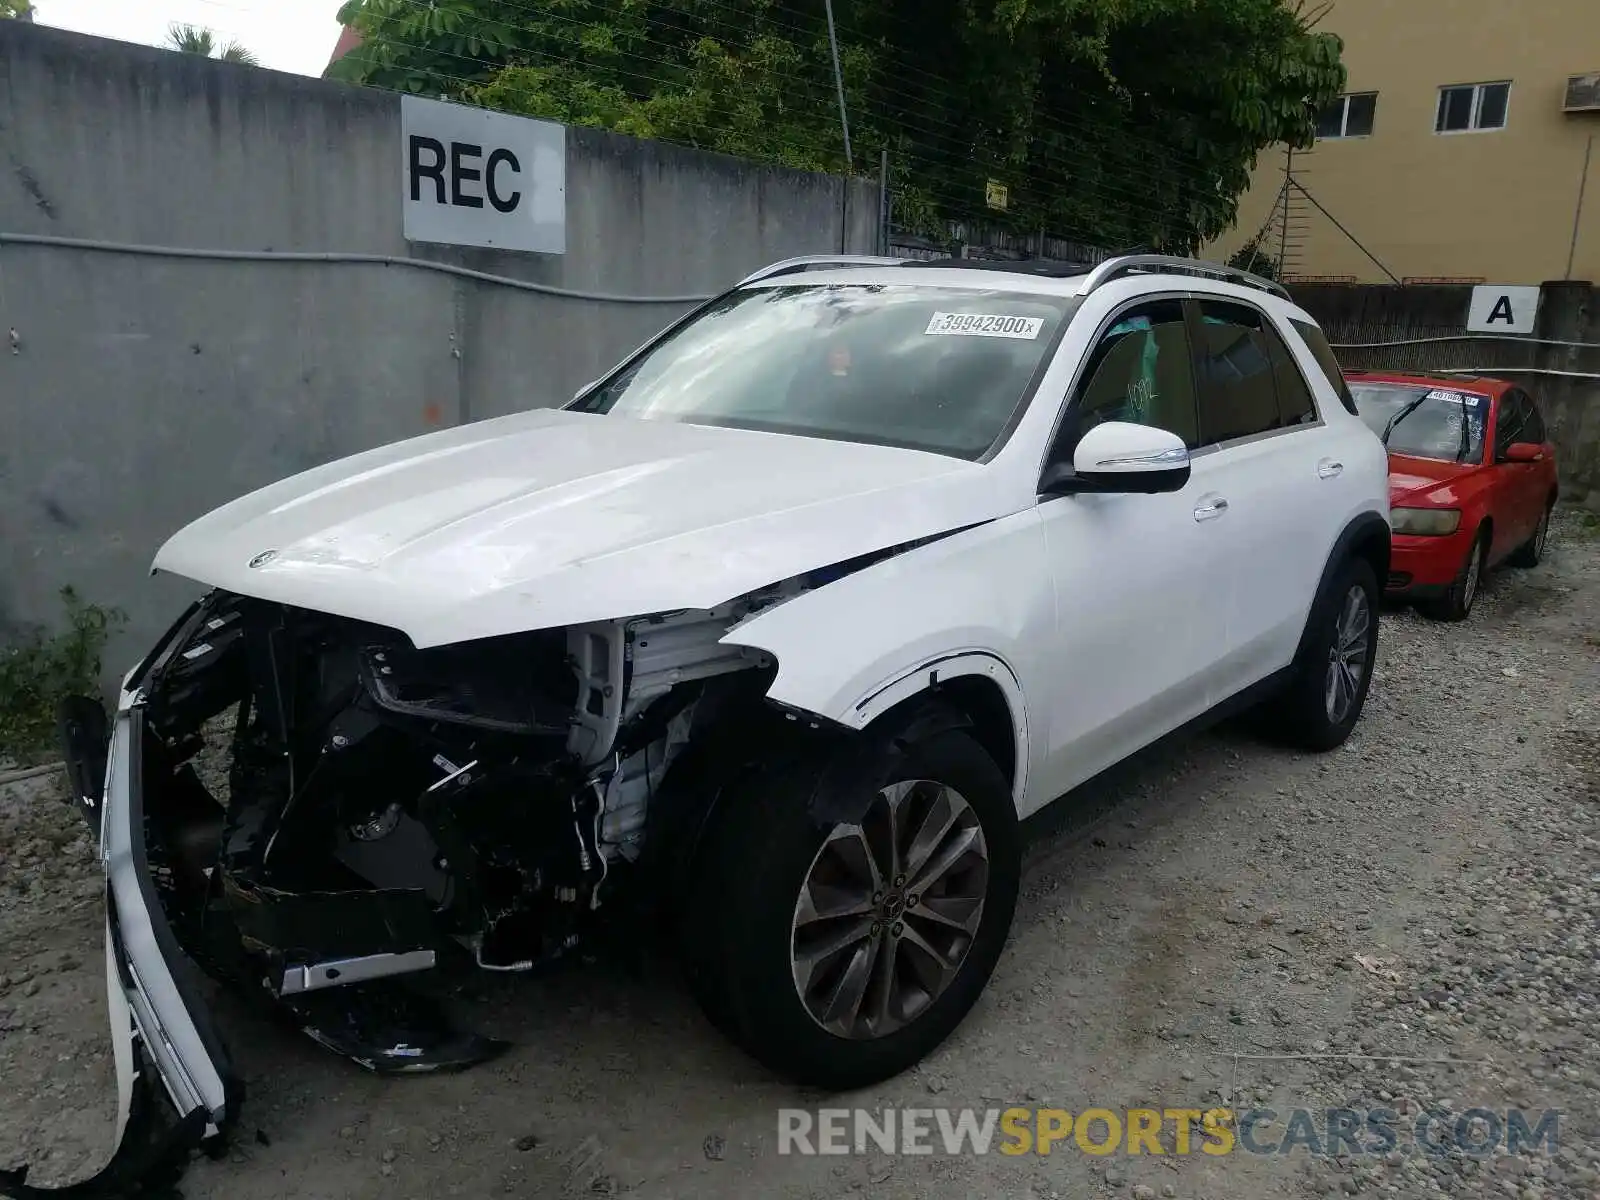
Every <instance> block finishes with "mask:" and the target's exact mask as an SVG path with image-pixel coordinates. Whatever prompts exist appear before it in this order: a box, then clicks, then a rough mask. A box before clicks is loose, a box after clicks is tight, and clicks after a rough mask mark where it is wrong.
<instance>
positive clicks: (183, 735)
mask: <svg viewBox="0 0 1600 1200" xmlns="http://www.w3.org/2000/svg"><path fill="white" fill-rule="evenodd" d="M1387 497H1388V480H1387V467H1386V462H1385V455H1384V450H1383V447H1382V445H1381V444H1380V443H1379V440H1378V438H1377V437H1375V436H1374V435H1373V433H1372V432H1371V431H1370V430H1369V429H1368V428H1367V427H1366V425H1364V424H1363V423H1362V421H1361V419H1360V418H1359V417H1358V416H1356V414H1355V410H1354V407H1353V405H1352V402H1351V400H1350V397H1349V395H1348V393H1347V392H1346V390H1345V388H1344V384H1343V382H1342V380H1341V377H1340V374H1339V371H1338V368H1337V366H1336V364H1335V363H1334V361H1333V358H1332V355H1331V354H1330V352H1329V349H1328V346H1327V343H1326V341H1325V340H1324V338H1323V337H1322V334H1321V333H1320V331H1319V330H1318V328H1317V326H1316V324H1315V323H1314V322H1313V321H1312V319H1311V318H1310V317H1309V316H1308V315H1307V314H1306V313H1305V312H1303V311H1302V310H1301V309H1299V308H1297V307H1296V306H1295V305H1294V303H1293V302H1292V301H1291V300H1290V299H1289V297H1288V295H1287V293H1286V292H1285V291H1284V290H1283V289H1281V288H1280V287H1278V286H1277V285H1276V284H1273V283H1269V282H1267V281H1264V280H1260V279H1256V278H1254V277H1251V276H1248V275H1245V274H1243V273H1241V272H1238V271H1233V270H1230V269H1227V268H1222V267H1214V266H1210V265H1207V264H1203V263H1198V262H1194V261H1191V260H1186V259H1172V258H1164V257H1159V256H1148V255H1141V256H1133V257H1122V258H1114V259H1111V260H1110V261H1107V262H1103V263H1100V264H1098V265H1095V266H1092V267H1090V266H1072V265H1066V264H1060V263H1056V264H1017V263H1010V264H985V263H979V262H972V261H966V260H952V261H946V262H932V263H905V262H896V261H892V260H882V259H859V258H850V259H841V258H830V259H803V260H792V261H788V262H783V263H779V264H776V265H774V266H772V267H769V268H767V269H766V270H763V271H760V272H758V273H757V274H755V275H753V276H751V277H750V278H749V279H746V280H744V281H743V282H742V283H740V284H739V285H738V286H737V287H734V288H733V289H731V290H730V291H728V292H726V293H725V294H723V295H721V296H718V297H717V298H716V299H714V300H712V301H710V302H709V303H707V304H705V305H703V306H702V307H700V308H698V309H697V310H695V311H693V312H691V313H689V314H688V315H686V316H685V317H683V318H682V319H681V320H679V321H678V322H676V323H675V324H673V325H672V326H671V327H670V328H668V329H666V330H665V331H664V332H663V333H661V334H660V335H659V336H658V337H656V338H655V339H654V340H652V341H651V342H649V343H647V344H646V345H645V346H644V347H642V348H641V349H639V350H638V351H637V352H636V353H634V354H633V355H631V356H630V357H629V358H628V359H627V360H626V361H624V362H623V363H622V364H621V365H620V366H618V367H617V368H616V369H615V370H613V371H612V372H611V373H610V374H609V375H607V376H605V377H604V378H602V379H600V380H598V381H596V382H595V383H593V384H591V385H589V386H588V387H586V388H585V389H584V390H583V391H582V392H580V393H579V395H578V396H577V397H576V399H574V400H573V401H572V402H571V403H570V404H568V405H567V406H566V407H565V408H562V409H559V410H550V409H535V410H531V411H528V412H524V413H520V414H518V415H515V416H509V417H504V418H501V419H498V420H491V421H483V422H480V423H477V424H471V425H466V426H463V427H461V428H457V429H452V430H448V431H445V432H441V433H436V434H431V435H429V436H426V437H422V438H418V439H416V440H414V441H407V442H402V443H398V444H395V445H389V446H384V447H382V448H380V449H376V450H372V451H370V452H367V453H364V454H359V455H357V456H355V457H353V458H350V459H347V460H344V461H342V462H336V463H332V464H330V465H327V466H323V467H319V468H316V469H315V470H312V471H309V472H307V473H305V474H303V475H300V476H297V477H295V478H292V479H288V480H285V481H283V482H281V483H277V484H274V485H272V486H270V487H267V488H266V489H264V490H262V491H259V492H256V493H254V494H252V495H248V496H245V497H243V498H242V499H239V500H236V501H234V502H232V503H230V504H228V505H226V506H224V507H223V508H221V509H218V510H217V511H215V512H213V513H211V514H209V515H207V516H204V517H202V518H200V519H199V520H198V521H196V522H195V523H194V524H192V525H190V526H189V527H187V528H185V529H183V530H182V531H180V532H179V533H177V534H176V535H175V536H174V537H173V538H172V539H171V540H170V541H169V542H168V543H167V544H166V545H165V546H163V547H162V548H161V550H160V552H159V553H158V554H157V556H156V559H155V569H157V570H159V571H165V572H172V573H175V574H177V575H180V576H184V577H186V578H188V579H190V580H193V581H196V582H198V583H200V584H202V585H204V586H205V588H207V589H209V591H208V592H207V593H206V595H205V596H204V598H203V599H201V600H199V601H198V602H197V603H196V604H195V605H194V607H193V608H192V609H191V610H190V611H189V612H188V613H187V614H186V615H184V616H183V617H182V618H181V619H180V620H179V621H178V622H177V624H176V625H174V626H173V628H172V629H171V631H170V632H169V633H168V634H167V635H166V637H165V638H164V639H163V640H162V641H161V642H160V643H159V644H158V645H157V646H156V647H155V648H154V649H153V650H152V651H151V652H150V654H149V655H148V656H147V657H146V659H145V661H144V662H142V663H141V664H140V665H139V666H137V667H135V668H134V670H132V671H131V672H130V673H129V674H128V676H127V679H126V681H125V684H124V687H123V689H122V694H121V698H120V702H119V705H118V708H117V711H116V712H115V713H114V714H112V715H110V716H109V717H108V716H106V715H105V714H104V713H103V712H102V710H101V709H100V708H99V706H98V705H97V704H96V703H94V702H92V701H88V700H83V701H77V702H73V703H71V704H69V705H68V706H67V707H66V710H65V711H64V713H63V724H64V728H65V735H66V738H67V743H68V757H69V760H70V764H71V770H72V774H73V778H74V785H75V790H76V792H77V793H78V797H79V799H80V800H81V802H82V803H83V805H84V807H85V811H86V812H87V813H88V814H89V815H90V816H91V818H92V820H93V821H94V822H95V824H96V828H97V829H98V830H99V835H100V839H101V845H102V851H103V856H104V859H105V862H106V868H107V872H108V875H109V881H110V887H109V895H110V912H109V914H108V953H107V961H108V964H109V971H108V975H109V980H108V982H109V990H110V995H111V1011H112V1020H113V1027H114V1033H115V1035H116V1038H117V1042H118V1053H117V1060H118V1063H119V1066H120V1067H121V1068H122V1071H123V1074H124V1080H125V1083H124V1087H123V1089H122V1097H123V1102H124V1122H125V1126H129V1122H128V1113H129V1111H130V1106H132V1107H133V1108H137V1107H138V1104H140V1103H143V1104H144V1105H145V1106H146V1108H149V1107H150V1106H155V1107H160V1108H163V1109H165V1110H166V1111H168V1112H169V1113H170V1112H171V1111H172V1110H173V1109H175V1110H176V1115H177V1116H178V1117H179V1118H181V1120H180V1122H179V1130H180V1135H179V1140H182V1139H183V1138H184V1137H187V1138H189V1139H191V1140H194V1141H199V1140H202V1139H205V1138H208V1137H215V1136H217V1135H218V1134H220V1133H221V1132H222V1131H224V1130H225V1129H226V1128H227V1127H228V1126H229V1125H230V1124H231V1123H232V1121H233V1120H234V1118H235V1117H236V1115H237V1109H238V1102H239V1091H238V1085H237V1081H236V1078H235V1074H234V1071H233V1068H232V1067H231V1065H230V1060H229V1057H228V1053H227V1050H226V1046H225V1038H224V1037H223V1036H222V1034H221V1033H220V1031H219V1029H218V1028H217V1025H216V1024H215V1022H214V1020H213V1018H212V1016H211V1015H210V1014H209V1012H208V1011H207V1009H206V1006H205V1004H204V1001H203V999H202V997H201V994H200V993H199V992H198V991H197V990H196V988H195V985H194V981H193V979H192V978H191V974H190V969H189V965H190V963H191V962H193V963H198V964H199V965H200V966H201V967H202V968H203V969H204V970H205V971H206V972H207V973H208V974H210V975H212V976H213V977H215V978H217V979H219V980H221V981H223V982H225V983H227V984H230V985H232V986H233V987H235V988H236V989H238V990H240V991H242V992H244V993H246V994H248V995H250V996H253V997H255V998H256V999H258V1000H259V1001H261V1002H262V1003H263V1004H265V1005H267V1006H269V1007H271V1008H272V1009H274V1010H276V1011H278V1012H279V1013H280V1014H282V1015H286V1016H287V1017H289V1018H290V1019H291V1020H293V1021H295V1022H297V1023H298V1024H299V1026H300V1028H302V1029H303V1030H304V1031H305V1032H306V1033H308V1034H310V1035H311V1036H312V1037H314V1038H316V1039H317V1040H318V1041H319V1042H321V1043H322V1044H323V1045H325V1046H327V1047H329V1048H330V1049H332V1050H334V1051H336V1052H339V1053H342V1054H344V1055H347V1056H348V1057H350V1058H351V1059H353V1060H355V1061H357V1062H359V1063H361V1064H362V1065H363V1066H366V1067H368V1068H370V1069H374V1070H379V1071H396V1072H400V1071H418V1070H428V1069H434V1068H439V1067H447V1066H463V1065H468V1064H470V1063H472V1062H475V1061H478V1060H481V1059H483V1058H486V1057H488V1056H490V1055H492V1054H494V1053H496V1052H497V1051H498V1050H500V1049H501V1048H502V1044H501V1043H498V1042H495V1041H493V1040H491V1039H487V1038H483V1037H480V1036H477V1035H475V1034H472V1033H470V1032H462V1031H458V1030H455V1029H453V1028H452V1027H451V1026H450V1025H449V1024H448V1023H447V1022H446V1021H445V1019H444V1016H443V1014H442V1011H441V1010H440V1009H439V1008H438V1007H437V1006H436V1005H435V1003H434V1001H432V1000H431V999H430V998H429V996H428V993H427V991H426V989H418V988H416V987H414V986H412V985H413V984H414V983H415V982H416V981H417V978H418V976H419V974H422V975H426V974H427V973H430V972H432V973H438V972H459V971H470V970H489V971H521V970H527V969H530V968H533V967H536V966H538V965H540V964H542V963H545V962H547V961H548V960H550V959H552V958H554V957H556V956H558V955H561V954H562V953H564V952H566V951H568V950H569V949H571V948H572V947H573V946H577V945H582V944H583V943H584V942H585V940H586V939H587V938H589V937H590V935H591V933H592V931H593V930H594V929H595V928H596V927H597V926H598V925H600V924H601V923H603V922H607V921H610V922H622V923H625V924H627V925H629V926H632V928H630V929H629V930H628V931H627V932H628V935H629V938H630V939H632V940H634V941H638V940H640V937H641V935H642V931H643V930H644V928H645V927H647V926H654V927H657V928H659V929H661V930H662V931H663V932H664V933H669V934H670V935H672V937H673V938H675V940H676V944H677V946H678V947H679V950H680V951H681V956H682V960H683V962H684V963H685V965H686V967H687V973H688V975H689V977H690V979H691V981H692V983H693V986H694V989H695V991H696V993H697V995H698V996H699V997H700V998H701V1000H702V1001H703V1003H704V1005H705V1007H706V1009H707V1011H708V1013H709V1014H710V1016H711V1018H712V1019H713V1020H714V1021H715V1022H716V1023H717V1024H718V1025H719V1026H720V1027H721V1028H722V1029H724V1030H725V1031H726V1032H727V1033H728V1034H729V1035H730V1036H731V1037H733V1038H734V1039H736V1040H737V1041H738V1042H739V1043H740V1044H741V1045H743V1046H744V1047H746V1048H747V1049H748V1050H749V1052H750V1053H751V1054H753V1055H755V1056H756V1057H757V1058H759V1059H761V1060H762V1061H763V1062H765V1063H767V1064H769V1065H770V1066H771V1067H772V1068H774V1069H776V1070H778V1071H780V1072H783V1073H785V1074H787V1075H789V1076H791V1077H793V1078H795V1079H797V1080H802V1081H806V1082H810V1083H814V1084H820V1085H823V1086H829V1087H849V1086H855V1085H862V1084H866V1083H868V1082H871V1081H873V1080H877V1079H881V1078H883V1077H886V1076H889V1075H891V1074H893V1073H895V1072H898V1071H900V1070H902V1069H904V1068H906V1067H908V1066H909V1065H911V1064H912V1063H915V1062H916V1061H917V1060H918V1059H920V1058H921V1057H923V1056H924V1055H926V1054H927V1053H928V1052H929V1051H930V1050H932V1049H933V1048H934V1047H935V1046H937V1045H938V1044H939V1043H940V1042H941V1041H942V1040H943V1039H944V1038H945V1037H946V1036H947V1035H948V1034H949V1033H950V1032H951V1030H953V1029H954V1028H955V1027H956V1025H957V1024H958V1023H959V1022H960V1021H961V1020H962V1018H963V1017H964V1016H965V1014H966V1013H967V1012H968V1010H969V1008H970V1007H971V1005H972V1004H973V1002H974V1000H975V999H976V998H977V996H978V994H979V992H980V991H981V990H982V989H983V987H984V985H985V983H986V981H987V980H988V978H989V976H990V974H991V972H992V971H993V970H994V967H995V963H996V960H997V959H998V957H999V955H1000V953H1001V949H1002V947H1003V945H1004V943H1005V940H1006V936H1007V931H1008V929H1009V926H1010V924H1011V919H1012V911H1013V907H1014V905H1015V901H1016V897H1017V887H1018V869H1019V867H1018V863H1019V840H1020V839H1019V833H1018V822H1019V820H1020V819H1021V818H1023V817H1026V816H1027V815H1028V814H1030V813H1032V812H1034V811H1035V810H1037V809H1039V808H1040V807H1042V806H1043V805H1045V804H1047V803H1048V802H1050V801H1051V800H1053V799H1055V798H1056V797H1058V796H1061V795H1062V794H1063V793H1065V792H1067V791H1068V790H1070V789H1072V788H1073V787H1075V786H1076V785H1078V784H1080V783H1082V782H1083V781H1085V780H1087V779H1088V778H1090V777H1091V776H1093V775H1095V774H1096V773H1097V772H1100V771H1102V770H1104V769H1105V768H1107V767H1109V766H1111V765H1112V764H1113V763H1116V762H1117V761H1118V760H1120V759H1123V758H1125V757H1126V756H1127V755H1129V754H1131V753H1133V752H1134V751H1136V750H1138V749H1140V748H1141V747H1143V746H1146V745H1147V744H1149V743H1151V742H1153V741H1155V740H1156V739H1158V738H1161V737H1163V736H1164V735H1167V734H1169V733H1171V732H1173V731H1175V730H1178V729H1180V728H1184V727H1192V726H1194V725H1195V724H1197V723H1198V722H1200V721H1202V720H1204V719H1206V718H1208V717H1213V716H1215V715H1216V714H1218V713H1221V712H1223V711H1227V710H1237V709H1239V708H1242V707H1244V706H1247V705H1258V704H1261V703H1262V702H1266V703H1267V705H1268V712H1267V713H1266V715H1267V716H1268V718H1269V723H1270V724H1271V725H1272V726H1273V727H1275V728H1276V730H1277V731H1278V732H1279V733H1280V734H1281V735H1282V736H1283V737H1284V738H1286V739H1288V740H1290V741H1292V742H1293V743H1296V744H1298V745H1300V746H1303V747H1305V748H1307V749H1310V750H1328V749H1331V748H1333V747H1335V746H1338V745H1339V744H1340V743H1341V742H1342V741H1343V740H1344V739H1345V737H1346V736H1347V735H1348V734H1349V732H1350V730H1351V727H1352V726H1353V725H1354V723H1355V721H1356V720H1357V718H1358V717H1359V716H1360V713H1361V709H1362V705H1363V702H1364V700H1365V697H1366V693H1367V688H1368V685H1369V682H1370V680H1371V676H1372V663H1373V656H1374V653H1375V650H1376V644H1377V643H1376V638H1377V620H1378V611H1377V610H1378V598H1379V590H1380V586H1381V583H1382V581H1383V580H1384V578H1385V576H1386V574H1387V570H1388V558H1389V523H1388V499H1387ZM562 986H572V985H571V984H570V983H568V984H563V985H562ZM141 1063H142V1064H143V1065H144V1067H145V1068H146V1069H144V1070H137V1071H136V1067H137V1066H138V1065H139V1064H141ZM135 1077H137V1078H138V1079H140V1080H143V1081H145V1082H144V1083H143V1084H142V1085H141V1087H140V1088H139V1089H135V1087H134V1085H133V1083H132V1082H131V1081H132V1080H133V1079H134V1078H135ZM151 1080H160V1081H162V1084H163V1085H164V1086H161V1087H155V1086H154V1085H152V1084H151V1083H150V1081H151ZM141 1097H142V1098H143V1099H142V1100H141ZM129 1127H131V1126H129ZM119 1159H120V1160H121V1161H122V1162H124V1163H126V1162H129V1161H132V1159H131V1155H130V1154H123V1155H119ZM111 1169H113V1170H115V1169H120V1168H118V1167H117V1162H116V1160H114V1162H113V1167H112V1168H111Z"/></svg>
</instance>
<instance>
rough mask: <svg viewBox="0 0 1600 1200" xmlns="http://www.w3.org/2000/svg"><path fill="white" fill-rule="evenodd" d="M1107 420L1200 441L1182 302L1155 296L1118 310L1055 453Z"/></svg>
mask: <svg viewBox="0 0 1600 1200" xmlns="http://www.w3.org/2000/svg"><path fill="white" fill-rule="evenodd" d="M1106 421H1132V422H1134V423H1135V424H1139V425H1154V426H1156V427H1157V428H1159V429H1165V430H1167V431H1168V432H1170V433H1175V434H1177V435H1178V436H1179V437H1181V438H1182V439H1183V440H1184V444H1185V445H1187V446H1190V447H1193V446H1195V445H1196V437H1197V426H1196V420H1195V403H1194V377H1193V373H1192V371H1191V369H1190V361H1189V334H1188V328H1187V326H1186V325H1185V324H1184V318H1183V301H1181V300H1153V301H1149V302H1147V303H1144V304H1139V305H1136V306H1134V307H1133V308H1128V309H1124V310H1123V311H1122V312H1120V313H1118V314H1117V315H1116V317H1115V319H1114V321H1113V323H1112V325H1111V327H1110V328H1109V329H1107V330H1106V331H1105V333H1104V334H1102V335H1101V337H1100V341H1099V342H1098V343H1097V344H1096V345H1095V348H1094V350H1093V351H1091V352H1090V355H1089V362H1088V365H1087V366H1086V367H1085V368H1084V372H1083V376H1082V382H1081V383H1080V384H1079V385H1078V392H1077V395H1076V396H1074V397H1073V401H1072V405H1071V408H1070V410H1069V411H1068V414H1067V419H1066V421H1065V422H1064V423H1063V425H1062V430H1061V437H1060V438H1059V439H1058V442H1057V450H1058V453H1057V454H1055V455H1053V457H1055V458H1057V459H1058V460H1059V458H1060V456H1061V455H1063V454H1070V453H1071V450H1072V448H1073V447H1074V446H1076V445H1077V441H1078V438H1080V437H1082V436H1083V435H1084V433H1086V432H1087V431H1088V430H1090V429H1093V428H1094V427H1095V426H1096V425H1099V424H1102V423H1103V422H1106Z"/></svg>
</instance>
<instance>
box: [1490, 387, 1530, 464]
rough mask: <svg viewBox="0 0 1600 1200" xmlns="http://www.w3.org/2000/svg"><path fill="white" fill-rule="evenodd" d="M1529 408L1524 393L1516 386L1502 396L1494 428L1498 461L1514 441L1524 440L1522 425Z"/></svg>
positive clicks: (1502, 458)
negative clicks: (1524, 399)
mask: <svg viewBox="0 0 1600 1200" xmlns="http://www.w3.org/2000/svg"><path fill="white" fill-rule="evenodd" d="M1527 417H1528V410H1527V407H1526V405H1525V402H1524V401H1523V398H1522V393H1521V392H1519V391H1517V390H1516V389H1515V388H1513V389H1511V390H1510V391H1508V392H1506V393H1505V395H1503V396H1501V397H1500V413H1499V416H1498V418H1497V420H1496V424H1495V428H1494V458H1495V461H1496V462H1501V461H1503V460H1504V459H1505V456H1506V451H1507V450H1509V449H1510V448H1511V444H1512V443H1513V442H1518V441H1521V440H1522V427H1523V425H1524V423H1525V422H1526V421H1527Z"/></svg>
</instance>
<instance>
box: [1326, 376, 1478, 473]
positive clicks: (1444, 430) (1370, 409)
mask: <svg viewBox="0 0 1600 1200" xmlns="http://www.w3.org/2000/svg"><path fill="white" fill-rule="evenodd" d="M1350 395H1351V397H1352V398H1353V399H1354V400H1355V402H1356V412H1357V413H1359V414H1360V416H1361V419H1362V420H1363V421H1365V422H1366V423H1367V427H1368V428H1369V429H1371V430H1372V432H1373V433H1375V434H1377V435H1378V436H1379V437H1380V438H1382V439H1383V440H1384V444H1385V445H1387V446H1388V447H1389V450H1390V452H1391V453H1393V454H1409V455H1412V456H1414V457H1416V458H1435V459H1440V460H1442V461H1444V462H1479V461H1481V460H1482V458H1483V430H1484V423H1485V422H1486V421H1487V420H1488V418H1489V397H1487V396H1482V395H1479V394H1478V393H1477V392H1463V391H1460V390H1458V389H1456V388H1449V387H1432V386H1429V385H1426V384H1401V383H1352V384H1351V385H1350Z"/></svg>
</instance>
